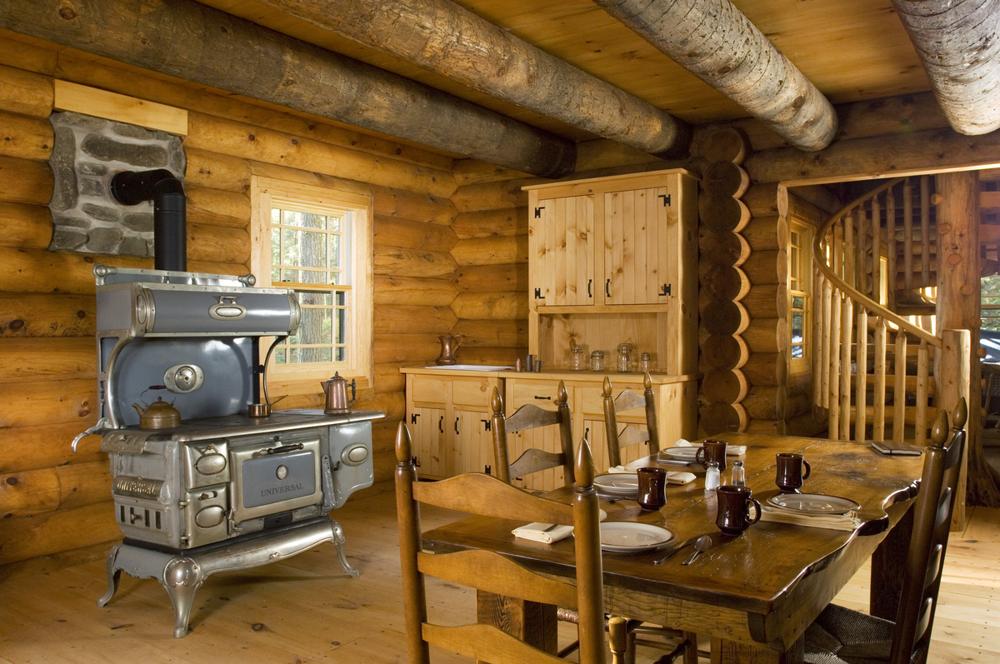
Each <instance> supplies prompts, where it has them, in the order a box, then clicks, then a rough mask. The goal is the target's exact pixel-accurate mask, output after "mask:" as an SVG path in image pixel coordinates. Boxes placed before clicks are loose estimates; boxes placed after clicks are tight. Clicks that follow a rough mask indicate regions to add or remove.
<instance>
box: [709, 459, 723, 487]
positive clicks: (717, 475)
mask: <svg viewBox="0 0 1000 664" xmlns="http://www.w3.org/2000/svg"><path fill="white" fill-rule="evenodd" d="M720 484H722V473H721V472H720V471H719V464H718V463H716V462H715V461H709V462H708V466H707V467H706V470H705V491H715V490H716V489H718V488H719V485H720Z"/></svg>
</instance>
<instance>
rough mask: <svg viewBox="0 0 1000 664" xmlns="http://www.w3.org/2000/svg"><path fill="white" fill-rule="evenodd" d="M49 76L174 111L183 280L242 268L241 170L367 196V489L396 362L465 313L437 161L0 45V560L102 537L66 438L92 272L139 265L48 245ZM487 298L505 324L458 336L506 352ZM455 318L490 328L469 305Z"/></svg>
mask: <svg viewBox="0 0 1000 664" xmlns="http://www.w3.org/2000/svg"><path fill="white" fill-rule="evenodd" d="M55 78H59V79H63V80H69V81H73V82H76V83H80V84H84V85H89V86H93V87H100V88H103V89H107V90H111V91H113V92H118V93H121V94H125V95H130V96H134V97H138V98H142V99H147V100H152V101H156V102H160V103H164V104H168V105H171V106H176V107H179V108H184V109H187V110H188V111H189V134H188V136H187V137H186V139H185V151H186V153H187V156H188V166H187V174H186V178H185V186H186V189H187V191H188V197H189V203H188V211H189V218H188V235H189V237H188V250H189V259H190V262H189V265H190V267H191V269H193V270H198V271H205V272H222V273H229V274H244V273H246V272H248V271H249V259H250V198H249V193H248V192H249V189H250V178H251V175H252V174H255V173H256V174H260V175H263V176H267V177H274V178H280V179H288V180H292V181H297V182H305V183H313V184H324V183H328V184H336V185H338V186H340V187H347V188H350V189H351V190H354V191H360V192H371V193H372V194H373V206H374V220H373V222H374V224H373V225H374V272H375V280H374V281H375V283H374V290H375V307H374V361H375V376H374V385H373V389H369V390H363V391H362V392H361V393H360V394H359V403H358V407H360V408H370V409H378V410H383V411H385V412H386V414H387V418H386V420H385V421H384V422H381V423H378V424H376V426H375V441H374V444H375V473H376V480H385V479H388V478H389V477H390V476H391V472H392V458H393V454H392V434H393V432H394V429H395V426H396V423H397V422H398V421H399V419H400V418H401V417H402V415H403V409H404V405H403V404H404V399H403V379H402V376H401V375H400V374H399V367H400V366H402V365H413V364H422V363H426V362H428V361H431V360H433V359H434V357H436V355H437V353H438V350H439V345H438V342H437V335H438V334H441V333H445V332H448V331H450V330H451V329H452V327H454V326H455V323H456V321H457V319H458V317H457V315H456V313H455V311H456V310H457V311H462V312H465V311H467V310H472V311H475V308H476V307H477V306H480V305H478V304H476V303H475V300H476V299H477V298H473V299H472V300H471V301H468V302H467V303H466V304H465V307H466V308H465V309H463V308H462V306H461V305H459V307H458V308H457V309H456V308H453V300H454V299H455V296H456V294H457V287H456V282H455V277H456V267H457V265H458V264H457V263H456V258H454V257H453V253H452V252H453V249H454V248H455V247H456V240H457V238H456V236H455V233H454V232H453V230H452V220H453V218H454V216H455V214H454V207H453V205H452V203H451V201H450V200H449V197H450V196H451V194H452V193H453V191H454V189H455V180H454V177H453V175H452V170H451V169H452V159H451V158H450V157H447V156H444V155H438V154H435V153H432V152H429V151H426V150H423V149H420V148H414V147H411V146H408V145H402V144H398V143H395V142H392V141H389V140H386V139H384V138H377V137H372V136H368V135H365V134H360V133H358V132H356V131H354V130H351V129H345V128H343V127H339V126H335V125H332V124H329V123H324V122H321V121H318V120H316V119H315V118H309V117H305V116H299V115H295V114H293V113H286V112H281V111H279V110H276V109H274V108H269V107H265V106H261V105H256V104H251V103H248V102H246V101H241V100H239V99H237V98H234V97H232V96H223V95H218V94H214V93H212V92H211V91H205V90H203V89H199V88H196V87H194V86H191V85H188V84H186V83H184V82H182V81H179V80H169V79H166V78H164V77H160V76H155V75H149V74H148V73H146V72H139V70H135V69H131V68H128V67H125V66H123V65H117V64H115V63H112V62H110V61H107V60H101V59H94V58H93V57H92V56H88V55H86V54H82V53H79V52H74V51H70V50H68V49H62V48H55V47H51V46H49V45H46V44H44V43H41V42H37V41H27V42H25V41H22V40H21V39H19V38H17V39H16V40H15V38H13V37H8V36H5V35H2V34H0V135H2V136H0V224H2V227H3V232H2V233H0V366H3V367H4V371H2V372H0V400H2V403H4V404H5V407H4V409H3V414H2V415H0V432H2V435H0V564H3V563H8V562H11V561H15V560H21V559H25V558H30V557H34V556H39V555H44V554H49V553H54V552H58V551H62V550H66V549H71V548H76V547H81V546H87V545H90V544H95V543H98V542H104V541H108V540H112V539H115V538H117V537H118V536H119V533H118V529H117V526H116V525H115V523H114V521H113V515H112V509H111V505H110V503H109V499H110V478H109V473H108V466H107V461H106V459H104V458H103V456H102V455H101V454H100V453H99V452H98V449H97V448H98V442H99V440H98V439H97V438H96V437H90V438H89V439H87V440H86V441H85V442H84V443H83V444H82V445H81V452H80V453H79V454H77V455H75V456H74V455H72V454H71V453H70V449H69V442H70V440H71V439H72V437H73V436H74V435H75V434H76V433H78V432H79V431H82V430H83V429H85V428H86V427H87V426H89V425H91V424H93V423H94V421H95V420H96V417H97V412H96V408H97V394H96V380H95V379H96V375H95V373H96V368H95V364H96V354H95V350H94V336H93V335H94V279H93V275H92V273H91V270H92V267H93V264H94V263H95V262H106V263H111V264H116V265H127V266H134V267H139V266H146V267H152V265H151V261H143V260H139V259H133V258H119V257H105V256H85V255H81V254H71V253H53V252H50V251H48V249H47V247H48V244H49V239H50V237H51V232H52V225H51V217H50V214H49V211H48V207H47V206H48V202H49V198H50V197H51V193H52V175H51V172H50V170H49V166H48V163H47V160H48V158H49V153H50V151H51V146H52V130H51V128H50V125H49V122H48V119H47V118H48V115H49V114H50V113H51V112H52V107H53V94H52V89H53V79H55ZM519 216H520V215H519ZM502 223H503V222H502V220H499V221H497V222H496V224H499V225H502ZM484 225H485V226H488V225H489V224H486V223H485V222H484ZM503 237H508V236H507V235H504V236H503ZM509 237H511V238H513V240H512V241H513V245H514V246H508V244H503V243H501V244H502V245H503V247H502V248H498V250H497V251H498V252H499V253H497V254H496V255H492V257H491V254H492V250H490V249H488V248H481V249H477V248H476V247H475V240H473V242H472V244H470V245H466V247H465V248H464V249H465V251H466V253H462V251H458V252H457V253H456V254H455V256H458V257H461V258H462V260H463V262H466V263H468V264H476V265H479V264H482V265H484V266H486V268H487V270H489V269H493V266H494V265H495V264H501V263H504V262H505V263H507V264H510V265H515V266H516V265H518V264H519V262H520V263H523V260H524V256H523V253H524V252H523V250H521V251H520V253H518V249H517V246H516V244H517V239H516V235H510V236H509ZM480 241H481V239H480ZM504 252H506V253H504ZM498 261H499V263H498ZM476 279H479V280H480V281H479V283H480V284H482V285H481V286H480V289H482V288H486V287H488V288H490V289H492V288H494V286H495V284H496V283H497V281H495V280H493V279H489V278H487V275H485V274H482V273H481V274H479V275H477V276H476V277H474V278H473V279H472V281H473V282H474V281H475V280H476ZM512 280H513V281H512V284H511V286H510V290H511V291H513V290H515V289H516V288H518V289H520V290H519V292H518V294H519V295H521V296H522V297H521V299H523V294H524V289H523V288H520V286H519V285H517V283H515V282H516V279H514V278H513V277H512ZM491 297H495V298H499V300H500V302H499V303H498V304H497V305H496V307H494V308H492V310H491V314H490V315H501V314H504V315H506V316H507V318H506V319H497V322H498V323H500V324H501V326H500V327H497V328H493V327H490V326H483V325H479V326H476V325H472V326H471V327H470V328H469V331H470V336H472V337H475V338H476V343H479V344H481V345H489V346H493V347H504V346H508V345H509V346H511V347H513V346H516V345H517V344H519V343H521V340H520V339H521V337H520V336H518V332H517V330H516V327H517V323H516V322H515V315H514V314H516V313H518V311H517V309H516V307H513V309H511V308H510V307H511V305H510V303H508V302H507V300H506V299H505V296H504V294H503V293H499V294H492V295H491ZM505 307H507V308H508V309H509V310H507V311H505V309H504V308H505ZM467 317H471V318H474V319H478V320H488V319H489V316H487V315H481V314H479V313H478V312H476V313H475V315H472V316H467ZM503 326H506V327H503ZM321 403H322V394H321V391H320V389H319V385H318V383H317V386H316V390H315V392H314V393H311V394H307V395H296V396H292V397H289V398H287V399H285V400H284V401H283V402H282V403H281V404H280V405H279V407H316V406H319V405H321Z"/></svg>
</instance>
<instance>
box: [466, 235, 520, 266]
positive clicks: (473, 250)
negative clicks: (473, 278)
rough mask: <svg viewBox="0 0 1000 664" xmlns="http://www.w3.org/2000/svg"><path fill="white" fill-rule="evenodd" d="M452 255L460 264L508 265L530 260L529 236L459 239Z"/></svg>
mask: <svg viewBox="0 0 1000 664" xmlns="http://www.w3.org/2000/svg"><path fill="white" fill-rule="evenodd" d="M451 255H452V256H453V257H454V258H455V262H456V263H458V264H459V265H463V266H464V265H506V264H509V263H527V262H528V236H527V235H512V236H508V237H488V238H473V239H469V240H459V241H458V243H457V244H455V246H454V247H452V250H451Z"/></svg>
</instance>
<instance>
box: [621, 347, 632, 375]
mask: <svg viewBox="0 0 1000 664" xmlns="http://www.w3.org/2000/svg"><path fill="white" fill-rule="evenodd" d="M631 368H632V344H628V343H625V344H618V371H620V372H621V373H628V371H629V370H630V369H631Z"/></svg>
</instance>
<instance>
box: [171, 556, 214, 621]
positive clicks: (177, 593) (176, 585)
mask: <svg viewBox="0 0 1000 664" xmlns="http://www.w3.org/2000/svg"><path fill="white" fill-rule="evenodd" d="M204 580H205V576H204V575H203V574H202V571H201V567H200V566H199V565H198V563H197V562H195V561H194V560H192V559H191V558H186V557H183V558H171V559H170V561H169V562H167V564H166V566H165V567H164V568H163V579H162V581H161V583H162V584H163V588H164V590H166V591H167V595H169V596H170V602H171V603H172V604H173V605H174V617H175V621H174V638H175V639H179V638H181V637H183V636H184V635H186V634H187V633H188V622H189V620H190V618H191V608H192V606H194V596H195V593H197V592H198V588H199V587H200V586H201V584H202V582H203V581H204Z"/></svg>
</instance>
